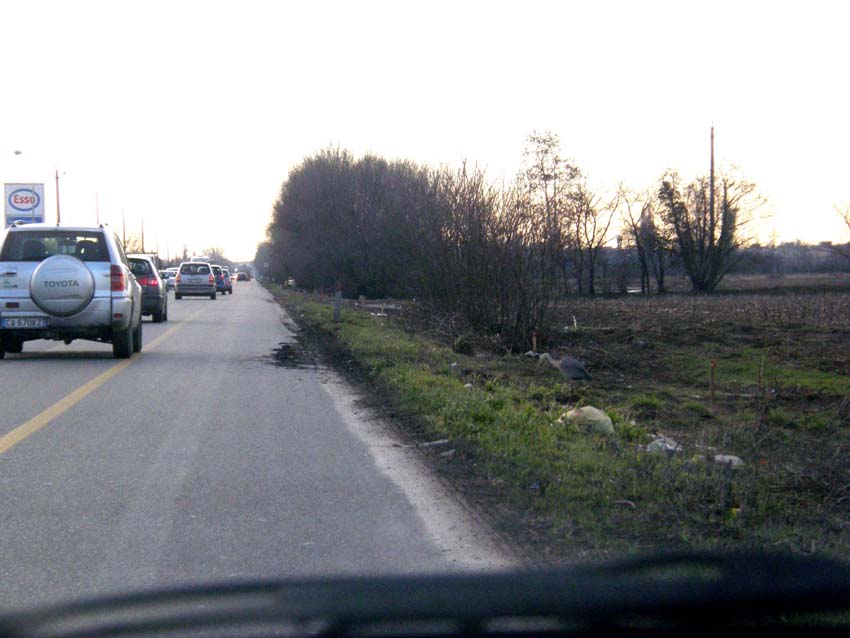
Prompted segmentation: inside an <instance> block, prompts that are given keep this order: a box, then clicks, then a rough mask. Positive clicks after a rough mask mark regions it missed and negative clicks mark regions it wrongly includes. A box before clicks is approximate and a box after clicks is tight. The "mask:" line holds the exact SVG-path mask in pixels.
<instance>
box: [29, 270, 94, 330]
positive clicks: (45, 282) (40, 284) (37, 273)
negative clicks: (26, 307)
mask: <svg viewBox="0 0 850 638" xmlns="http://www.w3.org/2000/svg"><path fill="white" fill-rule="evenodd" d="M30 295H31V296H32V300H33V302H34V303H35V305H36V306H38V307H39V308H41V309H42V310H43V311H44V312H46V313H48V314H51V315H53V316H56V317H69V316H71V315H73V314H76V313H78V312H80V311H81V310H82V309H83V308H85V307H86V306H88V305H89V302H90V301H91V299H92V297H93V296H94V276H93V275H92V274H91V271H90V270H89V269H88V268H87V267H86V265H85V264H84V263H83V262H82V261H80V260H79V259H77V258H76V257H71V256H70V255H54V256H53V257H48V258H47V259H45V260H44V261H42V262H41V263H40V264H39V265H38V266H37V267H36V269H35V270H34V271H33V273H32V278H31V279H30Z"/></svg>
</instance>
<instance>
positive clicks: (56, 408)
mask: <svg viewBox="0 0 850 638" xmlns="http://www.w3.org/2000/svg"><path fill="white" fill-rule="evenodd" d="M204 310H206V308H201V309H200V310H198V312H196V313H194V314H192V315H191V316H189V318H188V319H186V320H184V321H183V322H181V323H179V324H177V325H176V326H173V327H172V328H169V329H168V330H166V331H165V332H163V333H162V334H161V335H159V336H158V337H157V338H156V339H154V340H153V341H151V342H150V343H149V344H147V345H146V346H145V348H146V349H145V350H143V351H142V352H141V353H139V354H138V355H136V357H135V358H130V359H124V360H123V361H119V362H118V363H116V364H114V365H113V366H112V367H111V368H109V369H108V370H106V371H105V372H102V373H100V374H99V375H97V376H96V377H95V378H94V379H92V380H91V381H89V382H88V383H86V384H85V385H82V386H80V387H79V388H77V389H76V390H74V391H73V392H71V393H70V394H68V395H67V396H65V397H64V398H63V399H60V400H59V401H57V402H56V403H54V404H53V405H51V406H50V407H49V408H47V409H46V410H44V411H43V412H41V413H40V414H37V415H35V416H34V417H33V418H31V419H30V420H29V421H26V422H25V423H22V424H21V425H19V426H18V427H16V428H15V429H14V430H12V431H11V432H9V433H8V434H6V435H4V436H2V437H0V454H3V453H4V452H6V451H7V450H9V449H11V448H13V447H15V446H16V445H17V444H18V443H20V442H21V441H23V440H24V439H26V438H27V437H29V436H30V435H32V434H34V433H36V432H38V431H39V430H40V429H41V428H43V427H44V426H45V425H47V424H48V423H50V422H51V421H52V420H53V419H55V418H56V417H58V416H60V415H61V414H63V413H65V412H67V411H68V410H70V409H71V408H72V407H74V406H75V405H77V404H78V403H79V402H80V401H82V400H83V399H84V398H86V397H87V396H88V395H89V394H91V393H92V392H94V391H95V390H97V389H98V388H99V387H100V386H102V385H103V384H104V383H106V382H107V381H109V380H110V379H111V378H112V377H114V376H115V375H116V374H118V373H119V372H121V371H122V370H123V369H124V368H126V367H127V366H129V365H130V364H131V363H133V361H136V360H138V358H139V357H140V356H143V355H144V354H145V352H147V351H148V350H151V349H153V348H156V347H157V346H158V345H159V344H160V343H162V342H163V341H165V340H166V339H168V338H169V337H170V336H171V335H173V334H174V333H175V332H177V331H178V330H180V328H182V327H183V326H184V325H185V324H186V323H188V322H189V321H192V320H193V319H194V318H195V317H197V316H198V315H199V314H201V313H202V312H203V311H204Z"/></svg>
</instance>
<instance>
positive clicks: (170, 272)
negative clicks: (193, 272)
mask: <svg viewBox="0 0 850 638" xmlns="http://www.w3.org/2000/svg"><path fill="white" fill-rule="evenodd" d="M178 270H179V269H178V268H166V269H165V270H163V271H162V275H161V276H162V279H163V281H165V289H166V290H174V286H175V283H174V281H175V279H174V278H175V277H176V276H177V271H178Z"/></svg>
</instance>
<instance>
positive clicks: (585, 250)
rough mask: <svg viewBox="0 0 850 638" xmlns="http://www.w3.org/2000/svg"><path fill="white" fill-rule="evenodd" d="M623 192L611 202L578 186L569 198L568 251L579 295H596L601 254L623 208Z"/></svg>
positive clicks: (567, 222)
mask: <svg viewBox="0 0 850 638" xmlns="http://www.w3.org/2000/svg"><path fill="white" fill-rule="evenodd" d="M620 199H621V193H620V189H618V190H617V193H616V194H615V195H613V196H612V197H610V198H608V199H603V198H602V197H601V196H600V195H598V194H597V193H595V192H594V191H592V190H591V189H590V188H589V187H588V185H587V183H578V184H576V185H575V187H574V188H573V190H572V192H571V193H570V194H569V198H568V200H567V210H566V215H565V226H566V228H567V233H566V235H567V248H568V250H569V252H570V253H571V254H572V262H573V267H574V269H575V277H576V285H577V286H578V291H579V293H582V292H584V290H585V287H584V282H585V281H586V282H587V288H586V290H587V294H589V295H594V294H596V265H597V261H598V259H599V252H600V250H601V249H602V247H603V246H604V245H605V242H606V241H607V240H608V235H609V231H610V229H611V223H612V222H613V220H614V215H615V213H616V212H617V209H618V207H619V205H620Z"/></svg>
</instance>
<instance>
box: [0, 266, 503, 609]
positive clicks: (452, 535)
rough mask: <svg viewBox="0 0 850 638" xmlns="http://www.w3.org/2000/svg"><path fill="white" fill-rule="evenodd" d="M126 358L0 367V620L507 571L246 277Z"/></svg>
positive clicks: (175, 315)
mask: <svg viewBox="0 0 850 638" xmlns="http://www.w3.org/2000/svg"><path fill="white" fill-rule="evenodd" d="M169 315H170V317H169V319H170V320H169V321H168V322H166V323H162V324H153V323H150V321H149V320H147V319H146V320H145V324H144V343H145V347H144V350H143V352H142V353H141V354H140V355H134V356H133V357H132V358H131V359H129V360H123V361H121V360H116V359H113V358H112V354H111V353H112V351H111V346H109V345H106V344H98V343H94V342H88V341H75V342H74V343H72V344H71V345H70V346H67V345H65V344H63V343H61V342H60V343H54V342H47V341H37V342H28V343H27V344H26V345H25V348H24V352H23V353H22V354H19V355H9V354H7V355H6V359H5V360H3V361H0V383H2V389H3V394H2V399H0V435H2V438H0V477H2V481H0V530H2V545H0V608H2V609H17V608H20V607H25V606H31V605H35V604H41V603H45V602H48V601H58V600H64V599H68V598H76V597H80V596H88V595H93V594H102V593H115V592H121V591H127V590H136V589H138V588H145V587H152V586H160V585H174V584H178V583H197V582H204V581H213V580H215V581H218V580H223V579H231V578H236V579H245V578H256V577H281V576H284V577H285V576H303V575H327V574H352V573H370V574H371V573H405V572H408V573H409V572H421V571H434V570H440V571H442V570H449V569H469V568H473V569H483V568H489V567H498V566H502V565H505V564H507V562H508V561H507V559H505V558H504V556H503V554H502V553H501V550H499V549H497V545H496V544H495V543H493V542H492V539H491V538H490V536H489V533H488V532H487V531H486V530H485V529H483V528H482V527H481V525H480V522H479V521H478V520H477V519H476V518H475V517H474V515H473V514H471V513H470V511H469V509H468V508H465V507H464V506H463V504H462V503H460V502H458V501H457V500H456V499H455V498H454V497H453V496H452V495H451V493H450V492H449V491H447V490H446V488H445V487H444V486H442V485H441V484H440V483H439V481H437V480H436V479H434V478H433V477H431V476H429V475H428V473H427V471H426V470H425V469H424V467H423V466H422V465H421V463H420V462H419V461H418V460H417V457H416V454H415V450H411V449H410V448H409V447H408V446H405V445H404V444H402V443H400V442H399V441H397V440H395V439H394V438H393V437H392V434H391V433H390V430H388V429H387V428H385V427H384V425H382V424H381V423H379V422H376V421H375V420H374V419H373V418H372V415H369V414H368V413H366V412H362V411H360V410H358V409H357V407H356V405H357V403H356V397H354V396H353V395H352V394H351V392H350V391H349V390H348V389H347V388H346V386H345V384H343V383H342V382H341V381H340V380H339V379H338V378H337V377H336V376H335V374H334V373H333V372H332V371H330V370H327V369H325V368H323V367H321V366H317V367H308V368H303V367H296V368H285V367H280V366H277V365H275V362H274V358H273V357H272V356H271V355H272V352H273V350H274V348H275V347H277V346H278V344H280V343H281V342H290V341H292V340H293V333H292V331H291V330H290V329H289V328H288V327H287V325H288V322H287V320H288V318H287V317H286V316H285V314H284V313H283V311H282V310H280V308H279V307H278V306H277V304H276V303H274V301H273V300H272V298H271V296H270V295H269V293H268V292H267V291H265V290H264V289H263V288H262V287H261V286H260V285H259V284H258V283H256V282H254V281H252V282H239V283H238V284H237V285H236V287H235V293H234V294H233V295H227V296H221V295H219V297H218V299H217V300H215V301H211V300H208V299H201V298H198V299H191V298H187V299H183V300H181V301H175V299H174V297H173V293H172V295H171V299H170V305H169Z"/></svg>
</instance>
